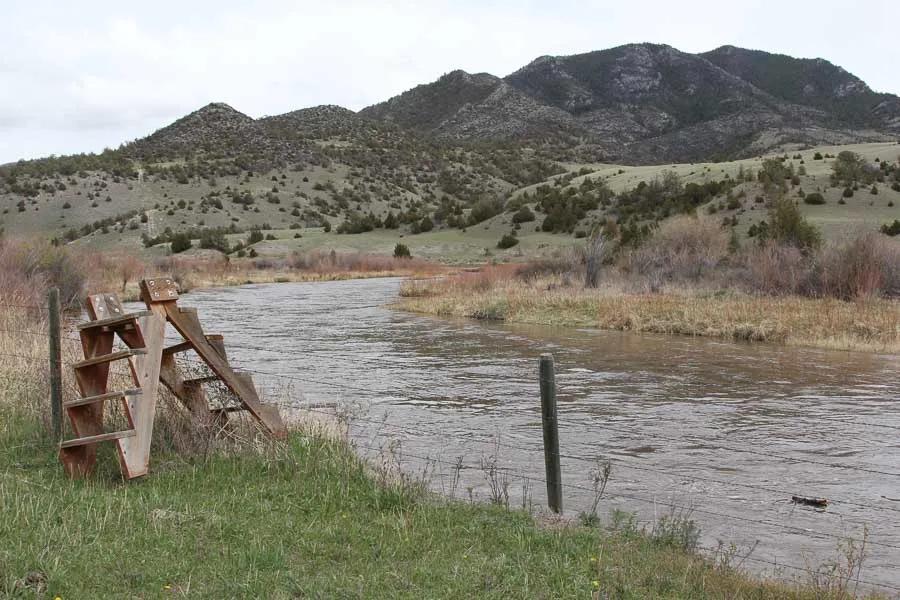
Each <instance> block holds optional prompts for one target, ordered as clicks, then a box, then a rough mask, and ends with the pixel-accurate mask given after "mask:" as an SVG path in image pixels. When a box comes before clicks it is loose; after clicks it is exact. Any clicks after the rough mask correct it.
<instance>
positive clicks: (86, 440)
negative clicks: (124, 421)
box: [59, 429, 136, 448]
mask: <svg viewBox="0 0 900 600" xmlns="http://www.w3.org/2000/svg"><path fill="white" fill-rule="evenodd" d="M135 434H136V432H135V430H134V429H126V430H124V431H111V432H109V433H101V434H100V435H89V436H88V437H81V438H73V439H71V440H66V441H64V442H62V443H61V444H60V445H59V447H60V448H75V447H76V446H86V445H88V444H97V443H100V442H109V441H111V440H119V439H122V438H127V437H134V436H135Z"/></svg>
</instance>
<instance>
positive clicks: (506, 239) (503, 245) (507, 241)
mask: <svg viewBox="0 0 900 600" xmlns="http://www.w3.org/2000/svg"><path fill="white" fill-rule="evenodd" d="M518 243H519V238H517V237H516V236H514V235H513V234H511V233H507V234H506V235H504V236H503V237H502V238H500V241H499V242H497V247H498V248H500V249H501V250H506V249H507V248H512V247H513V246H515V245H516V244H518Z"/></svg>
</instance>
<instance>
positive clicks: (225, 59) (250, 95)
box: [0, 0, 900, 162]
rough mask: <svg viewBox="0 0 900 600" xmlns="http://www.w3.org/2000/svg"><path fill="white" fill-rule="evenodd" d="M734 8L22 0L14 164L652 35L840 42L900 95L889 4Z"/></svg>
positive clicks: (10, 24)
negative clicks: (196, 114) (221, 111)
mask: <svg viewBox="0 0 900 600" xmlns="http://www.w3.org/2000/svg"><path fill="white" fill-rule="evenodd" d="M829 4H833V6H832V7H829ZM722 6H723V5H722V4H721V3H719V2H712V1H709V0H697V1H694V2H682V3H672V2H664V1H662V0H648V1H647V2H643V3H632V4H627V3H626V4H622V3H618V4H610V3H608V2H600V1H597V0H585V1H581V2H576V1H573V0H557V1H554V2H536V1H531V2H529V1H519V2H513V1H511V0H493V1H491V0H483V1H480V2H477V1H474V0H458V1H456V2H449V1H444V0H438V1H431V2H427V1H419V2H407V1H402V0H401V1H393V2H389V1H384V2H372V1H368V2H363V1H359V0H350V1H346V2H337V1H335V2H330V3H322V2H309V1H307V2H290V1H287V0H284V1H268V2H255V3H240V2H234V1H230V0H219V1H216V2H213V1H212V0H201V1H197V2H184V1H180V2H174V1H171V0H159V1H157V2H153V3H142V4H134V3H121V2H112V1H108V0H93V1H85V2H80V3H68V4H60V3H58V2H50V1H45V0H33V1H32V2H29V3H27V4H25V3H18V4H17V6H16V8H15V9H7V10H5V11H4V13H5V14H4V17H5V18H4V20H3V21H2V22H0V115H2V116H0V139H2V141H0V162H3V161H6V160H12V159H15V158H18V157H19V156H34V155H43V154H49V153H57V154H58V153H66V152H72V151H80V150H98V149H100V148H101V147H102V145H112V146H117V145H118V144H119V142H121V141H124V140H126V139H130V138H132V137H134V136H135V135H143V134H147V133H150V132H151V131H152V130H153V129H156V128H158V127H160V126H163V125H165V124H167V123H168V122H170V121H172V120H174V119H175V118H178V117H180V116H182V115H184V114H185V113H187V112H189V111H191V110H195V109H196V108H199V107H200V106H203V105H205V104H206V103H208V102H212V101H223V102H227V103H229V104H231V105H232V106H234V107H235V108H237V109H238V110H241V111H243V112H246V113H247V114H250V115H251V116H254V117H258V116H263V115H267V114H278V113H281V112H286V111H289V110H295V109H297V108H302V107H304V106H311V105H316V104H326V103H327V104H340V105H343V106H347V107H348V108H352V109H359V108H362V107H364V106H366V105H368V104H371V103H374V102H377V101H380V100H384V99H386V98H388V97H390V96H392V95H395V94H398V93H400V92H402V91H404V90H406V89H408V88H410V87H413V86H414V85H417V84H420V83H425V82H428V81H432V80H434V79H435V78H437V77H438V76H440V75H441V74H443V73H445V72H448V71H450V70H453V69H456V68H462V69H465V70H468V71H473V72H477V71H487V72H491V73H494V74H496V75H506V74H508V73H510V72H512V71H513V70H515V69H516V68H518V67H520V66H522V65H524V64H526V63H528V62H529V61H531V60H532V59H534V58H535V57H537V56H540V55H544V54H571V53H576V52H584V51H590V50H596V49H602V48H607V47H611V46H615V45H619V44H623V43H628V42H638V41H655V42H662V43H669V44H672V45H674V46H675V47H678V48H681V49H683V50H687V51H695V52H696V51H702V50H708V49H711V48H713V47H715V46H718V45H721V44H724V43H733V44H736V45H745V46H750V47H758V48H762V49H767V50H775V51H783V52H789V53H795V54H798V55H801V56H817V55H822V54H825V55H828V54H829V53H831V52H833V53H834V55H833V56H825V57H826V58H829V59H830V60H832V62H835V63H837V64H841V65H842V66H844V67H846V68H847V69H848V70H850V71H851V72H854V73H856V74H857V75H860V76H862V77H863V79H866V80H867V81H868V82H869V83H870V84H871V85H872V87H873V88H876V89H889V90H893V91H900V75H898V73H897V72H896V70H895V69H889V68H885V67H884V65H890V64H893V63H894V62H896V59H900V50H898V49H897V48H896V47H895V45H894V44H892V43H891V42H890V41H889V40H891V39H892V38H891V36H890V35H889V34H888V33H889V32H888V26H889V23H890V20H889V19H886V18H885V19H878V18H877V15H878V14H879V12H880V11H883V12H884V13H885V14H887V11H888V8H889V4H888V3H887V2H886V1H884V0H873V1H872V2H869V3H868V5H867V12H866V13H865V15H862V14H860V15H857V14H856V12H860V13H861V12H862V11H849V13H848V11H846V10H843V9H841V10H839V7H840V6H842V5H838V4H837V2H835V1H833V0H820V1H818V2H811V1H799V0H798V1H796V2H792V3H789V4H784V5H779V8H778V14H777V15H774V14H771V7H767V6H768V5H763V3H761V2H756V3H744V4H741V5H728V9H727V10H725V9H723V8H722ZM799 22H802V23H803V26H802V27H801V26H798V25H797V23H799ZM833 40H840V41H842V42H843V44H842V45H840V46H833V45H832V44H831V43H830V41H833ZM141 128H143V129H141ZM38 131H40V132H41V133H40V135H33V136H32V137H33V138H35V139H30V140H29V139H27V136H29V132H38ZM53 132H56V135H54V133H53ZM79 134H81V135H80V137H79ZM38 139H39V140H41V141H40V142H38V141H36V140H38ZM79 140H82V141H79ZM98 144H101V146H100V147H98ZM17 148H21V150H18V151H17V150H16V149H17Z"/></svg>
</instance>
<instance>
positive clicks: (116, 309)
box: [87, 294, 125, 321]
mask: <svg viewBox="0 0 900 600" xmlns="http://www.w3.org/2000/svg"><path fill="white" fill-rule="evenodd" d="M87 311H88V315H90V317H91V321H98V320H103V319H109V318H113V317H118V316H121V315H124V314H125V308H124V307H123V306H122V302H121V301H120V300H119V297H118V296H117V295H116V294H93V295H91V296H88V297H87Z"/></svg>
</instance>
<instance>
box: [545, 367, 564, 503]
mask: <svg viewBox="0 0 900 600" xmlns="http://www.w3.org/2000/svg"><path fill="white" fill-rule="evenodd" d="M540 383H541V421H542V423H543V425H544V464H545V465H546V468H547V505H548V506H549V507H550V510H552V511H553V512H555V513H561V512H562V509H563V505H562V472H561V470H560V466H559V422H558V421H557V417H556V375H555V373H554V368H553V355H552V354H542V355H541V363H540Z"/></svg>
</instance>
